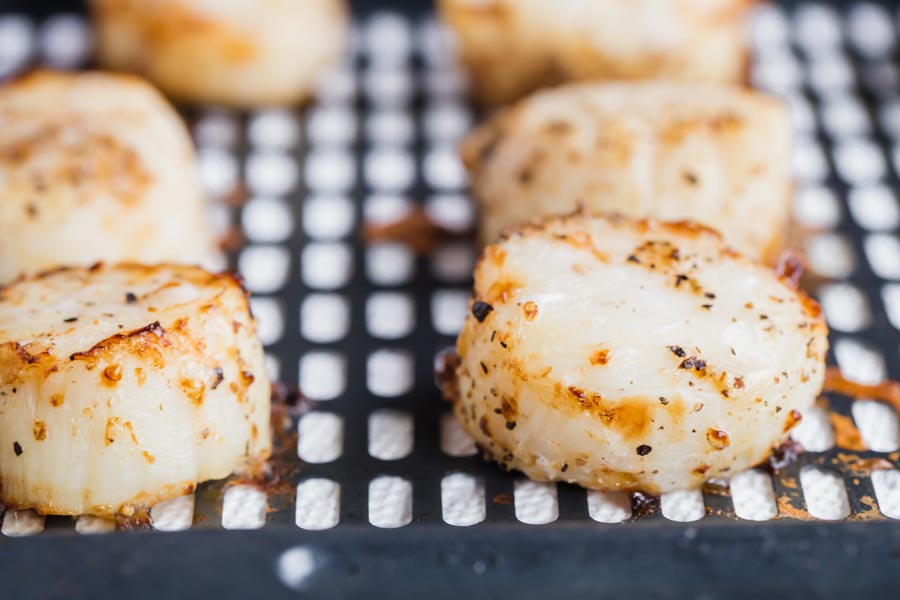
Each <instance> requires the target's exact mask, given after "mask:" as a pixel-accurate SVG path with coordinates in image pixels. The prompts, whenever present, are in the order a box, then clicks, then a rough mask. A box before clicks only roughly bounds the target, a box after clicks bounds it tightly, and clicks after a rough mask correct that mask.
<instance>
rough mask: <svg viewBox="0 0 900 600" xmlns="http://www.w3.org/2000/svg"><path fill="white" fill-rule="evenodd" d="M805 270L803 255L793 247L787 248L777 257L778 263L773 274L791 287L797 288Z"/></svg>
mask: <svg viewBox="0 0 900 600" xmlns="http://www.w3.org/2000/svg"><path fill="white" fill-rule="evenodd" d="M804 272H806V264H805V263H804V262H803V257H802V256H800V254H799V253H798V252H797V251H796V250H795V249H793V248H787V249H786V250H785V251H784V252H782V253H781V256H780V257H779V258H778V264H777V265H776V267H775V275H777V276H778V278H779V279H780V280H782V281H783V282H784V283H786V284H787V285H788V286H789V287H790V288H791V289H794V290H796V289H799V287H800V279H802V278H803V273H804Z"/></svg>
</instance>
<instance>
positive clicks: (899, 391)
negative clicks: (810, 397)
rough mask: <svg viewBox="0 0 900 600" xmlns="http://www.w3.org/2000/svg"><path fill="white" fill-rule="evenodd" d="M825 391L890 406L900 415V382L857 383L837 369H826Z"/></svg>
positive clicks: (889, 380)
mask: <svg viewBox="0 0 900 600" xmlns="http://www.w3.org/2000/svg"><path fill="white" fill-rule="evenodd" d="M823 389H824V391H826V392H834V393H836V394H841V395H842V396H849V397H850V398H871V399H873V400H880V401H882V402H884V403H886V404H889V405H890V406H891V408H893V409H894V410H895V411H896V412H897V413H898V414H900V382H897V381H893V380H891V379H888V380H886V381H882V382H881V383H879V384H876V385H866V384H864V383H857V382H855V381H850V380H849V379H847V378H845V377H844V375H843V374H842V373H841V370H840V369H838V368H837V367H828V368H827V369H825V384H824V386H823Z"/></svg>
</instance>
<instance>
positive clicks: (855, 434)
mask: <svg viewBox="0 0 900 600" xmlns="http://www.w3.org/2000/svg"><path fill="white" fill-rule="evenodd" d="M828 419H829V420H830V421H831V426H832V428H833V429H834V444H835V445H836V446H837V447H839V448H843V449H845V450H852V451H853V452H863V451H865V450H868V447H867V446H866V444H865V442H863V439H862V435H861V434H860V433H859V429H857V428H856V425H855V424H854V423H853V419H851V418H850V417H848V416H847V415H842V414H840V413H836V412H834V411H828Z"/></svg>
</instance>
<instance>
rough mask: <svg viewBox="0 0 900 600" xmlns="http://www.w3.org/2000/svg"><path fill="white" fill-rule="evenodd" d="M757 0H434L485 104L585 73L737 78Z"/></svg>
mask: <svg viewBox="0 0 900 600" xmlns="http://www.w3.org/2000/svg"><path fill="white" fill-rule="evenodd" d="M754 3H755V0H554V1H552V2H551V1H549V0H439V3H438V4H439V7H440V10H441V14H442V16H443V18H444V21H445V22H446V23H447V24H448V25H449V26H450V27H451V28H452V29H453V31H454V32H455V33H456V36H457V38H458V39H459V42H460V46H461V51H462V58H463V60H464V62H465V63H466V65H467V66H468V68H469V72H470V74H471V76H472V79H473V86H472V89H473V93H474V94H475V96H476V97H477V98H478V99H479V100H481V101H482V102H483V103H486V104H505V103H508V102H511V101H513V100H516V99H517V98H519V97H521V96H523V95H525V94H527V93H529V92H532V91H534V90H536V89H538V88H541V87H545V86H553V85H558V84H560V83H565V82H567V81H581V80H634V79H654V78H660V79H671V80H677V81H697V82H716V83H742V82H744V80H745V79H746V76H747V64H748V53H747V44H746V40H745V35H744V28H745V25H746V23H745V21H746V19H747V12H748V9H749V8H750V6H752V5H753V4H754Z"/></svg>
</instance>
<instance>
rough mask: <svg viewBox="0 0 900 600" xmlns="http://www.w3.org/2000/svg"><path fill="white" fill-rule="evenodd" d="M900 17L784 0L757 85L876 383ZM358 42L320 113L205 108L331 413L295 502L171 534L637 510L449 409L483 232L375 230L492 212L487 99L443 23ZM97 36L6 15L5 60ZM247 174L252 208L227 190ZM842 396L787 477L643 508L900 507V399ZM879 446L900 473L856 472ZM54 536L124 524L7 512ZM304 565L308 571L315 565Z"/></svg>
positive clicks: (214, 161)
mask: <svg viewBox="0 0 900 600" xmlns="http://www.w3.org/2000/svg"><path fill="white" fill-rule="evenodd" d="M898 23H900V13H898V12H897V10H896V9H893V8H890V7H888V5H886V4H878V3H869V2H855V3H851V4H849V5H847V6H846V7H845V8H840V9H838V8H834V7H833V6H832V5H829V4H819V3H800V4H798V5H797V6H796V7H795V8H791V9H786V8H783V7H778V6H765V7H763V8H761V9H760V10H759V11H758V12H757V14H756V18H755V20H754V25H753V28H752V39H753V44H754V47H755V49H756V51H755V61H754V66H753V71H752V80H753V83H754V84H755V85H757V86H758V87H760V88H763V89H766V90H769V91H772V92H774V93H777V94H778V95H780V96H782V97H784V98H785V99H786V100H787V101H788V102H789V103H790V106H791V108H792V111H793V115H794V126H795V129H796V137H797V143H796V152H795V161H794V167H795V173H796V177H797V189H796V192H797V193H796V202H795V207H794V208H795V210H794V216H795V221H796V223H797V228H798V231H799V232H800V235H798V237H797V239H798V240H799V241H800V242H801V243H802V245H803V249H804V250H805V253H806V255H807V257H808V259H809V262H810V266H811V268H812V271H813V272H814V273H815V275H816V276H817V277H818V279H817V280H818V281H820V284H819V287H818V289H817V290H815V291H816V295H817V296H818V297H819V298H820V300H821V301H822V304H823V307H824V311H825V314H826V317H827V319H828V322H829V325H830V326H831V328H832V332H833V333H832V353H831V357H830V358H831V359H832V361H833V362H836V363H837V364H838V365H840V367H841V368H842V370H843V372H844V373H845V374H846V375H847V376H848V377H849V378H851V379H855V380H859V381H861V382H877V381H879V380H881V379H882V378H884V377H886V376H893V377H898V376H900V368H898V358H900V355H898V353H900V237H898V235H897V233H898V227H900V204H898V197H897V193H898V190H900V175H898V174H900V66H898V65H900V62H898ZM353 41H354V44H353V49H352V54H351V56H350V57H349V58H348V60H347V61H346V63H345V64H344V65H343V66H341V67H340V68H337V69H335V70H334V71H332V72H331V73H329V74H328V75H327V77H325V78H324V79H323V80H322V82H321V85H320V87H319V91H318V94H317V101H316V102H315V103H314V104H313V105H312V106H310V107H308V108H307V109H305V110H303V111H290V110H283V109H271V110H260V111H257V112H253V113H251V114H237V113H232V112H228V111H222V110H212V109H210V110H202V111H195V112H191V113H190V114H189V119H190V122H191V123H192V130H193V133H194V137H195V139H196V142H197V145H198V153H199V159H200V165H201V169H202V174H203V177H204V180H205V182H206V184H207V187H208V189H209V191H210V193H211V195H212V196H213V197H215V198H217V199H218V200H219V202H218V203H217V205H216V207H215V218H216V221H217V223H218V224H219V226H220V228H221V229H222V230H223V231H224V230H227V229H228V228H229V227H232V226H239V228H240V231H241V232H242V234H243V237H244V238H245V239H246V245H245V246H243V247H242V248H241V249H240V250H239V251H237V252H236V254H235V255H234V256H233V257H232V258H233V264H234V265H235V266H237V268H238V269H239V270H240V271H241V272H242V273H243V275H244V276H245V279H246V283H247V286H248V287H249V288H250V289H251V290H252V291H253V292H254V294H255V296H254V298H253V300H252V307H253V310H254V313H255V314H256V316H257V318H258V319H259V324H260V336H261V338H262V340H263V342H264V344H265V346H266V349H267V353H268V366H269V369H270V371H271V373H272V376H273V377H275V378H280V379H281V380H283V381H285V382H287V383H297V384H299V385H300V387H301V389H302V390H303V391H304V393H305V394H306V395H307V396H308V397H310V398H311V399H313V400H315V401H317V406H316V408H315V409H314V410H313V411H312V412H310V413H308V414H306V415H304V416H303V417H301V418H300V420H299V422H298V423H296V427H297V430H298V439H299V442H298V446H297V453H296V454H297V458H296V460H297V461H299V462H300V464H301V468H300V469H299V470H298V475H297V477H296V480H295V481H292V482H291V483H292V484H294V485H296V502H295V503H293V504H292V505H290V506H288V507H280V508H278V509H277V510H274V511H273V510H269V509H267V499H266V497H265V495H264V493H263V492H261V491H259V490H257V489H255V488H251V487H244V486H228V485H227V484H224V483H222V482H218V483H211V484H207V485H204V486H201V489H200V490H199V491H198V492H197V494H196V497H194V496H190V497H185V498H178V499H175V500H171V501H169V502H166V503H164V504H163V505H159V506H157V507H155V508H154V509H153V511H152V518H153V524H154V527H155V528H156V529H158V530H162V531H172V530H183V529H188V528H192V529H219V528H226V529H248V528H250V529H252V528H263V527H265V528H300V529H303V530H323V529H330V528H338V529H339V528H342V527H345V528H346V527H357V526H361V525H363V526H366V527H377V528H400V527H414V526H416V525H418V524H431V525H441V526H443V527H447V528H449V527H466V526H474V525H479V524H480V525H481V526H482V527H489V526H491V525H500V524H507V525H508V524H514V523H519V524H527V525H532V526H539V525H540V526H544V527H554V526H571V525H580V526H583V527H594V526H596V525H595V523H605V524H609V523H620V522H625V521H629V520H630V519H632V509H631V504H630V502H629V499H628V498H627V497H626V496H625V495H624V494H618V493H600V492H586V491H584V490H581V489H578V488H575V487H572V486H567V485H560V486H556V485H552V484H542V483H535V482H530V481H528V480H525V479H522V478H520V477H519V476H517V475H515V474H507V473H503V472H501V471H500V470H499V469H498V468H497V467H496V466H494V465H491V464H486V463H484V462H482V460H481V459H480V458H479V457H478V456H477V452H476V448H475V446H474V444H473V443H472V440H471V439H470V438H469V437H468V436H467V435H466V434H465V433H464V432H463V431H462V430H461V429H460V427H459V426H458V424H457V423H456V421H455V420H454V419H453V418H452V416H451V415H450V413H449V409H448V407H447V406H446V405H444V404H443V403H442V402H441V401H440V399H439V394H438V392H437V390H436V388H435V386H434V382H433V375H432V371H433V367H434V358H435V356H436V355H437V354H438V353H439V352H441V351H442V350H444V349H445V348H447V347H448V346H450V345H452V343H453V340H454V336H455V334H456V332H457V330H458V329H459V327H460V325H461V323H462V321H463V319H464V317H465V314H466V304H467V300H468V295H469V285H470V281H469V277H470V273H471V269H472V266H473V261H474V251H473V249H472V246H471V245H470V244H468V243H466V242H459V241H455V242H451V243H447V244H444V245H442V246H440V247H439V248H438V249H437V250H436V252H435V253H434V254H433V255H432V256H431V257H429V258H419V257H417V256H416V255H415V254H414V253H413V252H412V250H411V249H409V248H407V247H405V246H403V245H400V244H394V243H377V244H374V245H371V246H365V245H363V244H361V243H360V242H359V237H358V230H359V227H360V224H361V223H363V222H364V221H369V222H382V221H383V222H389V221H393V220H396V219H397V218H398V217H402V216H403V215H404V214H406V213H407V212H408V211H410V210H411V209H412V208H413V206H414V205H416V204H417V203H421V204H422V205H424V208H425V210H426V211H427V212H428V214H429V215H430V216H431V217H432V218H433V219H435V220H436V221H438V222H439V223H442V224H444V225H446V226H447V227H448V228H451V229H459V230H464V229H467V228H469V227H471V225H472V223H473V219H474V211H473V207H472V205H471V203H470V201H469V199H468V197H467V195H466V185H467V182H466V175H465V172H464V169H463V168H462V165H461V164H460V161H459V159H458V157H457V154H456V150H455V144H456V142H457V141H458V140H459V139H460V137H461V136H463V135H464V134H465V132H466V131H467V130H468V129H469V128H470V126H471V124H472V123H473V122H474V120H475V114H474V112H473V109H472V108H471V107H470V106H469V105H468V104H467V103H466V101H465V93H466V88H465V78H464V76H463V74H462V72H461V71H460V69H459V68H458V66H457V65H456V63H455V62H454V59H453V56H454V55H453V52H452V44H451V40H450V39H449V37H448V36H447V34H446V32H444V31H443V30H442V29H441V28H440V27H438V26H437V24H436V23H435V22H434V20H433V19H430V18H428V19H425V20H421V21H420V20H418V19H411V18H409V17H407V16H404V15H401V14H395V13H380V14H377V15H375V16H372V17H370V18H368V19H367V20H365V21H363V22H360V23H358V24H357V25H356V26H355V28H354V35H353ZM88 48H89V33H88V30H87V27H86V24H85V22H84V21H83V19H82V17H80V16H76V15H71V16H69V15H66V16H58V17H53V18H51V19H50V20H48V21H45V22H42V23H36V22H34V21H32V20H31V19H30V18H29V17H27V16H23V15H9V14H7V15H0V76H10V75H12V74H14V73H16V72H18V71H20V70H22V69H23V68H26V67H27V66H29V65H34V64H38V63H43V64H50V65H54V66H61V67H66V68H77V67H79V66H82V65H83V64H84V63H85V60H86V57H87V55H88ZM240 187H243V188H245V189H246V190H247V192H248V199H247V200H246V201H245V202H243V203H241V204H240V206H234V205H233V204H229V203H227V202H225V201H224V200H225V199H227V198H233V197H234V194H233V192H234V190H235V189H237V188H240ZM827 401H828V405H827V406H826V405H825V404H822V405H820V406H816V407H814V408H813V409H811V410H810V411H808V412H807V413H806V414H805V415H804V419H803V421H802V424H801V425H800V426H799V427H798V429H797V430H796V433H795V434H794V437H795V438H796V439H797V440H798V441H799V442H801V443H802V444H803V446H805V447H806V449H807V450H808V453H807V454H805V455H804V456H802V457H801V458H800V459H799V460H798V461H797V462H796V463H795V464H794V465H792V466H790V467H788V468H787V469H786V470H785V471H784V472H783V474H782V475H781V476H780V477H778V478H776V479H772V478H771V477H770V475H769V474H768V473H767V472H766V471H762V470H759V469H757V470H752V471H749V472H747V473H743V474H740V475H738V476H736V477H735V478H734V479H733V480H732V481H731V485H730V497H729V496H719V495H715V494H710V493H707V494H704V493H703V492H700V491H690V492H679V493H673V494H667V495H665V496H663V497H662V499H661V503H660V510H659V512H658V513H657V514H653V515H650V516H646V517H642V518H640V519H636V522H637V523H639V524H641V525H645V524H652V523H658V522H660V521H673V522H694V521H697V522H699V523H698V525H699V526H701V527H702V526H703V524H704V523H712V522H719V521H734V522H737V521H765V520H771V519H775V520H792V519H815V520H841V519H858V520H871V519H897V518H900V471H898V470H897V469H896V467H897V465H898V462H900V461H898V459H900V421H898V417H897V415H896V414H895V413H894V412H893V411H892V410H891V409H889V408H888V407H887V406H885V405H882V404H880V403H877V402H873V401H868V400H858V401H850V400H849V399H847V398H841V397H839V396H833V397H829V398H827ZM848 422H849V423H855V426H856V427H858V429H859V432H860V434H861V437H862V440H863V442H864V444H865V445H866V446H867V447H868V448H869V449H870V450H866V451H862V452H851V451H849V450H848V449H846V448H840V447H838V446H836V443H840V442H841V435H837V436H836V435H835V426H837V427H839V430H838V433H840V432H841V431H842V430H845V429H846V425H847V423H848ZM840 428H844V429H840ZM856 458H861V459H869V458H883V459H885V460H887V461H889V462H890V463H891V465H893V466H894V467H895V468H894V469H892V470H880V471H875V472H869V471H868V470H853V469H850V468H848V464H851V463H852V462H853V460H855V459H856ZM45 529H53V530H54V533H57V534H64V533H66V532H69V531H73V530H74V531H77V532H78V533H100V532H108V531H112V530H113V529H114V526H113V524H111V523H109V522H105V521H102V520H99V519H94V518H87V517H82V518H80V519H78V520H77V522H73V521H72V520H71V519H62V518H48V519H46V520H45V519H44V518H43V517H40V516H38V515H35V514H33V513H31V512H30V511H20V512H12V511H10V512H7V513H6V515H5V518H4V520H3V524H2V533H3V534H5V535H7V536H30V535H36V534H38V533H40V532H42V531H43V530H45ZM295 554H297V553H296V552H295ZM307 559H309V557H308V556H306V555H305V554H303V553H302V552H300V553H299V554H297V555H296V556H294V555H291V557H289V558H288V559H286V560H288V561H289V565H288V566H289V567H290V565H295V566H296V565H301V566H302V564H305V563H304V562H303V561H305V560H307ZM291 561H293V562H291ZM295 563H296V564H295ZM286 568H287V567H286ZM290 568H293V567H290ZM285 573H286V574H284V577H285V578H286V579H285V581H286V582H287V583H289V584H290V583H291V581H294V579H292V578H296V577H295V576H296V572H295V571H287V572H285ZM301 579H302V578H301Z"/></svg>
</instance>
